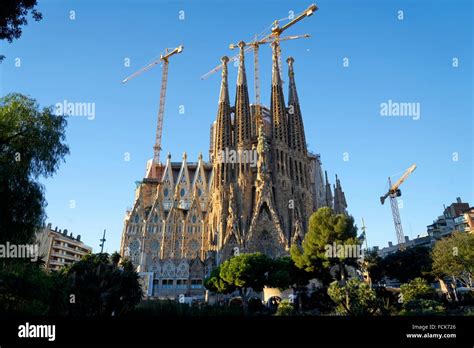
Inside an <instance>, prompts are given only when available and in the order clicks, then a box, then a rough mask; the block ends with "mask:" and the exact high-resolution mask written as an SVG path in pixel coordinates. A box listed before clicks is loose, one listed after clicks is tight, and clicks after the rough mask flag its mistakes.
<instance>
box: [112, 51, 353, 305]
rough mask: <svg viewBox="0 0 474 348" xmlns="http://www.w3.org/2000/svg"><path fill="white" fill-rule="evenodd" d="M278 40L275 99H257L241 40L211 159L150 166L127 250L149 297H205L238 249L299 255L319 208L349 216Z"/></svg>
mask: <svg viewBox="0 0 474 348" xmlns="http://www.w3.org/2000/svg"><path fill="white" fill-rule="evenodd" d="M277 45H278V44H277V43H275V44H273V46H272V51H273V63H272V84H271V100H270V107H269V108H267V107H264V106H260V105H251V104H250V102H249V93H248V85H247V78H246V72H245V56H244V49H243V43H242V44H241V45H240V56H239V66H238V75H237V85H236V91H235V103H234V105H232V104H231V103H230V98H229V83H228V70H227V63H228V61H229V59H228V58H227V57H223V58H222V81H221V86H220V94H219V101H218V110H217V118H216V120H215V122H214V123H213V124H212V126H211V137H210V138H211V139H210V148H209V161H205V160H204V158H203V156H202V154H201V155H199V157H198V159H197V162H188V158H187V156H186V153H184V154H183V157H182V160H181V161H180V162H172V161H171V155H169V154H168V157H167V160H166V163H165V164H160V165H156V164H153V163H150V162H149V164H148V166H147V172H146V175H145V178H144V179H143V180H142V181H141V183H140V184H139V185H138V186H137V189H136V192H135V201H134V204H133V208H132V209H131V210H130V211H128V212H127V214H126V216H125V221H124V229H123V234H122V242H121V254H122V255H123V256H128V257H130V259H131V260H132V262H133V263H134V265H136V266H137V269H138V271H139V272H140V274H141V276H142V279H143V284H144V288H145V291H146V294H147V296H150V297H159V298H166V297H168V298H175V297H177V296H179V295H180V294H185V295H186V296H191V297H196V298H199V297H200V296H203V294H204V291H205V289H204V287H203V280H204V278H205V277H206V276H207V275H208V274H209V273H210V271H211V270H212V269H213V268H215V267H216V266H217V265H219V264H220V263H222V262H223V261H225V260H226V259H228V258H230V257H232V256H233V255H235V254H238V253H247V252H257V251H259V252H262V253H265V254H266V255H268V256H270V257H278V256H282V255H285V254H288V253H289V248H290V247H291V245H292V244H294V243H301V241H302V240H303V238H304V235H305V231H306V229H307V225H308V219H309V217H310V215H311V214H312V213H313V212H314V211H316V210H317V209H318V208H320V207H323V206H329V207H331V208H332V209H333V210H334V211H335V212H336V213H339V214H347V211H346V209H347V204H346V199H345V196H344V192H343V191H342V188H341V183H340V181H339V179H338V178H337V176H336V181H335V185H334V186H333V187H331V185H330V183H329V181H328V178H327V173H326V175H325V176H324V177H323V171H322V168H321V160H320V156H319V155H318V154H313V153H311V152H310V151H308V148H307V144H306V136H305V131H304V125H303V118H302V114H301V109H300V104H299V101H298V94H297V90H296V83H295V73H294V59H293V58H291V57H290V58H288V59H287V63H288V77H289V79H288V81H289V82H288V88H289V90H288V103H285V96H284V93H283V84H282V80H281V76H280V67H279V59H278V52H279V50H278V47H277Z"/></svg>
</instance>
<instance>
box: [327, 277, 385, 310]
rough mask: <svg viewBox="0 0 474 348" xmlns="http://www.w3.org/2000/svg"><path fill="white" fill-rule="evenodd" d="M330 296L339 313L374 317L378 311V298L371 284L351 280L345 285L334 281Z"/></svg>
mask: <svg viewBox="0 0 474 348" xmlns="http://www.w3.org/2000/svg"><path fill="white" fill-rule="evenodd" d="M328 295H329V297H331V300H333V301H334V303H336V305H337V306H338V307H337V310H338V312H340V313H342V314H346V315H372V314H374V313H375V312H376V311H377V309H378V302H377V296H376V295H375V291H374V290H372V288H371V287H370V285H369V284H367V283H364V282H361V281H360V280H358V279H355V278H353V279H350V280H348V281H347V282H346V283H345V284H343V285H341V284H340V282H338V281H334V282H332V283H331V285H330V286H329V288H328Z"/></svg>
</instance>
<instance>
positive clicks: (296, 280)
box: [266, 256, 311, 311]
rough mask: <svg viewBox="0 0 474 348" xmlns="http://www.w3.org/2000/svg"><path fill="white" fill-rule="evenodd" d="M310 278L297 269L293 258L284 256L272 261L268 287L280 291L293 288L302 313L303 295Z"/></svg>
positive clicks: (304, 272)
mask: <svg viewBox="0 0 474 348" xmlns="http://www.w3.org/2000/svg"><path fill="white" fill-rule="evenodd" d="M310 278H311V276H310V274H309V273H308V272H306V271H304V270H302V269H301V268H298V267H296V265H295V263H294V261H293V260H292V259H291V257H289V256H283V257H280V258H277V259H274V260H271V262H270V269H269V272H268V277H267V284H266V285H267V286H269V287H272V288H279V289H280V290H286V289H288V288H292V289H293V292H294V293H295V294H296V305H297V308H298V310H300V311H301V309H302V305H303V301H302V294H303V292H304V291H305V290H306V286H307V284H308V282H309V280H310Z"/></svg>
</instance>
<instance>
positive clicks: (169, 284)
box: [161, 279, 173, 289]
mask: <svg viewBox="0 0 474 348" xmlns="http://www.w3.org/2000/svg"><path fill="white" fill-rule="evenodd" d="M161 288H163V289H173V279H163V280H162V281H161Z"/></svg>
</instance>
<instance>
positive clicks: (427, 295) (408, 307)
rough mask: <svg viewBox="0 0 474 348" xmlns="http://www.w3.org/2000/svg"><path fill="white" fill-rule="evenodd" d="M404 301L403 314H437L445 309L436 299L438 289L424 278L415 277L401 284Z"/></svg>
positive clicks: (401, 294) (402, 299)
mask: <svg viewBox="0 0 474 348" xmlns="http://www.w3.org/2000/svg"><path fill="white" fill-rule="evenodd" d="M400 296H401V301H402V303H403V309H402V311H401V312H400V314H402V315H421V314H423V315H426V314H435V313H439V312H442V311H443V310H444V307H443V305H442V304H441V303H440V302H438V301H436V300H435V298H436V291H435V289H433V288H432V287H431V286H430V285H429V284H428V282H427V281H426V280H425V279H423V278H415V279H413V280H411V281H410V282H409V283H406V284H402V285H401V286H400Z"/></svg>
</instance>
